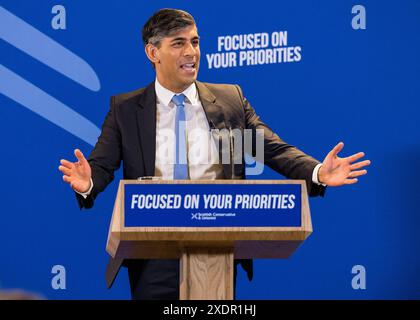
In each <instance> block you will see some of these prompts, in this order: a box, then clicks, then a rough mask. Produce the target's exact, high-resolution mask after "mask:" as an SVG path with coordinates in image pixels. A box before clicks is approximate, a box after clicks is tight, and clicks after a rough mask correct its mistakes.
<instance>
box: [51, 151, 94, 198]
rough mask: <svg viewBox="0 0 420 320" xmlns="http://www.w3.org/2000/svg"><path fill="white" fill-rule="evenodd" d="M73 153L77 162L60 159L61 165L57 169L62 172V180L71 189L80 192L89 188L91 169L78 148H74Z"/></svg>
mask: <svg viewBox="0 0 420 320" xmlns="http://www.w3.org/2000/svg"><path fill="white" fill-rule="evenodd" d="M74 155H75V156H76V158H77V160H78V161H77V162H70V161H67V160H65V159H61V160H60V163H61V166H59V167H58V169H59V170H60V171H61V172H62V173H63V174H64V175H63V180H64V181H65V182H67V183H68V184H70V186H71V187H72V188H73V190H75V191H78V192H81V193H83V192H87V191H88V190H89V188H90V179H91V176H92V170H91V168H90V165H89V162H88V161H87V160H86V158H85V157H84V156H83V153H82V152H81V151H80V150H79V149H76V150H74Z"/></svg>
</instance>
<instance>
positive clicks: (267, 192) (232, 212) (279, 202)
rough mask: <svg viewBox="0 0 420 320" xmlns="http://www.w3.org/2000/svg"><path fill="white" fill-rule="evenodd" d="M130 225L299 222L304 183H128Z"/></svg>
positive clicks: (297, 224) (126, 202) (127, 218)
mask: <svg viewBox="0 0 420 320" xmlns="http://www.w3.org/2000/svg"><path fill="white" fill-rule="evenodd" d="M124 188H125V190H124V191H125V200H124V212H125V217H124V222H125V227H300V226H301V209H302V203H301V185H300V184H196V183H194V184H125V185H124Z"/></svg>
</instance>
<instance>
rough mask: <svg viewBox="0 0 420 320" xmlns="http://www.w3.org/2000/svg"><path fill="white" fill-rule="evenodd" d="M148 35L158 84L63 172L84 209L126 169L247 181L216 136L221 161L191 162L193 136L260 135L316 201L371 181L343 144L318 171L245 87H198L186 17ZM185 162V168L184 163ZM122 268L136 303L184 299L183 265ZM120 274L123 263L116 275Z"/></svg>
mask: <svg viewBox="0 0 420 320" xmlns="http://www.w3.org/2000/svg"><path fill="white" fill-rule="evenodd" d="M142 35H143V42H144V45H145V52H146V55H147V57H148V58H149V60H150V62H151V63H152V65H153V67H154V69H155V70H156V79H155V81H154V82H153V83H151V84H150V85H148V86H147V87H146V88H142V89H138V90H136V91H133V92H129V93H125V94H121V95H117V96H113V97H112V98H111V108H110V111H109V112H108V114H107V116H106V119H105V121H104V124H103V127H102V133H101V135H100V137H99V138H98V142H97V143H96V145H95V148H94V150H93V151H92V153H91V155H90V157H89V159H88V160H86V159H85V157H84V156H83V154H82V152H81V151H80V150H78V149H76V150H75V156H76V157H77V159H78V161H77V162H70V161H67V160H64V159H63V160H61V165H60V167H59V170H60V171H61V172H62V173H63V174H64V176H63V180H64V181H65V182H67V183H69V184H70V185H71V187H72V188H73V190H74V191H75V192H76V196H77V201H78V203H79V206H80V208H91V207H92V206H93V203H94V200H95V198H96V197H97V195H98V194H99V193H100V192H102V191H103V190H104V189H105V188H106V186H107V185H108V184H109V183H110V182H111V181H112V180H113V178H114V171H115V170H117V169H118V168H119V167H120V163H121V161H122V162H123V170H124V174H123V175H124V179H137V178H139V177H144V176H160V177H162V178H164V179H230V178H232V177H235V178H245V164H244V162H243V161H241V162H240V163H235V165H231V163H230V162H228V163H223V162H222V161H220V160H221V158H222V156H223V152H224V150H223V148H221V149H219V150H218V149H217V148H214V137H213V136H211V135H209V139H208V140H207V142H208V145H209V146H210V149H209V150H210V151H209V153H210V156H212V158H217V159H218V160H219V161H210V162H209V161H206V159H207V158H208V157H207V156H208V154H204V153H201V158H200V155H199V156H198V161H194V162H193V161H191V157H192V155H191V153H189V152H188V151H187V150H191V149H193V146H192V143H193V141H192V140H193V139H190V136H189V134H188V132H192V131H194V130H202V131H204V132H209V131H211V130H213V129H214V130H221V131H223V130H226V129H228V130H229V131H231V130H237V131H239V132H242V133H243V132H244V130H251V131H252V132H256V131H259V132H262V136H263V139H262V141H263V161H264V163H265V164H266V165H268V166H269V167H270V168H272V169H274V170H275V171H277V172H279V173H280V174H282V175H284V176H286V177H287V178H289V179H304V180H305V181H306V184H307V187H308V193H309V195H311V196H317V195H323V194H324V192H325V187H326V186H340V185H343V184H352V183H355V182H357V178H356V177H358V176H361V175H364V174H366V170H361V169H362V168H363V167H365V166H367V165H369V164H370V162H369V160H365V161H360V162H355V161H357V160H358V159H360V158H361V157H363V156H364V154H363V153H362V152H360V153H357V154H354V155H352V156H350V157H347V158H340V157H338V156H337V154H338V152H339V151H340V150H341V149H342V148H343V143H339V144H338V145H336V146H335V147H334V148H333V149H332V150H331V151H330V152H329V153H328V155H327V156H326V158H325V160H324V161H323V163H320V162H319V161H317V160H315V159H314V158H312V157H310V156H308V155H306V154H305V153H303V152H302V151H300V150H298V149H297V148H296V147H294V146H292V145H289V144H287V143H285V142H284V141H283V140H282V139H280V137H279V136H278V135H276V134H275V133H273V132H272V131H271V129H270V128H269V127H268V126H267V125H266V124H264V123H263V122H262V120H261V119H260V118H259V117H258V116H257V115H256V113H255V111H254V109H253V108H252V107H251V105H250V104H249V102H248V100H247V99H246V98H245V97H244V95H243V93H242V90H241V88H240V87H239V86H237V85H221V84H210V83H202V82H199V81H197V80H196V78H197V73H198V69H199V62H200V49H199V36H198V32H197V28H196V24H195V21H194V19H193V17H192V16H191V15H190V14H188V13H187V12H185V11H181V10H175V9H162V10H159V11H158V12H156V13H155V14H154V15H153V16H152V17H151V18H150V19H149V20H148V21H147V22H146V24H145V25H144V27H143V33H142ZM180 128H181V129H180ZM168 130H169V131H170V132H175V135H174V136H175V140H174V141H172V142H173V143H169V146H172V147H173V148H172V149H171V148H169V149H168V148H167V147H168V144H166V146H165V143H164V140H165V133H166V132H168ZM180 137H181V138H180ZM255 143H256V142H255ZM255 143H254V144H253V145H255ZM254 149H255V148H254ZM242 150H243V149H242V148H241V151H240V152H242ZM253 151H255V150H253ZM235 156H236V155H235ZM182 157H184V158H185V159H186V161H185V162H183V161H180V159H182ZM168 158H169V159H168ZM232 158H235V157H232ZM239 158H240V159H243V158H244V155H243V154H240V155H239ZM168 160H169V161H168ZM196 160H197V159H196ZM123 264H124V265H125V266H126V267H128V272H129V278H130V286H131V293H132V297H133V298H134V299H178V297H179V291H178V285H179V261H178V260H127V261H124V263H123ZM237 264H241V265H242V266H243V268H244V269H245V270H246V272H247V274H248V277H249V278H250V279H251V278H252V261H251V260H241V261H239V260H238V261H235V267H236V265H237ZM118 268H119V264H118V263H117V266H116V267H115V266H114V271H115V270H118ZM111 269H112V268H111ZM235 271H236V268H235ZM114 273H115V272H114ZM235 274H236V272H235ZM111 278H113V276H112V277H111ZM110 282H112V280H110Z"/></svg>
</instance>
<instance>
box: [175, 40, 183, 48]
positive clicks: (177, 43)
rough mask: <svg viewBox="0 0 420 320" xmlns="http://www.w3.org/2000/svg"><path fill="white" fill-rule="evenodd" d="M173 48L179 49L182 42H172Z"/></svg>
mask: <svg viewBox="0 0 420 320" xmlns="http://www.w3.org/2000/svg"><path fill="white" fill-rule="evenodd" d="M173 45H174V46H176V47H179V46H181V45H182V41H177V42H174V44H173Z"/></svg>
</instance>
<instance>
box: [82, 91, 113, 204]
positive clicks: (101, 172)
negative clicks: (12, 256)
mask: <svg viewBox="0 0 420 320" xmlns="http://www.w3.org/2000/svg"><path fill="white" fill-rule="evenodd" d="M88 162H89V164H90V167H91V169H92V181H93V189H92V191H91V193H90V194H89V195H88V196H87V197H86V199H85V198H83V197H82V196H81V195H80V194H78V193H75V194H76V198H77V202H78V204H79V207H80V209H82V208H86V209H89V208H91V207H92V206H93V203H94V200H95V198H96V197H97V195H98V194H99V193H100V192H102V191H103V190H104V189H105V188H106V187H107V186H108V184H109V183H111V182H112V180H113V179H114V171H115V170H117V169H118V168H119V167H120V164H121V131H120V129H119V125H118V121H117V116H116V105H115V97H112V98H111V106H110V110H109V112H108V114H107V115H106V117H105V120H104V123H103V125H102V132H101V135H100V136H99V138H98V142H97V143H96V145H95V148H94V149H93V151H92V153H91V154H90V156H89V158H88Z"/></svg>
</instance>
